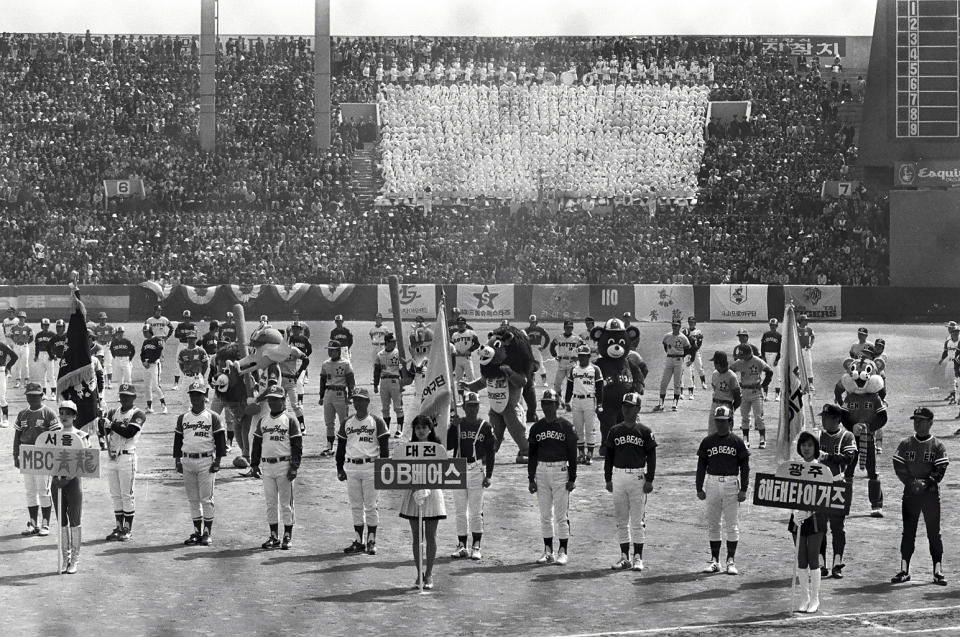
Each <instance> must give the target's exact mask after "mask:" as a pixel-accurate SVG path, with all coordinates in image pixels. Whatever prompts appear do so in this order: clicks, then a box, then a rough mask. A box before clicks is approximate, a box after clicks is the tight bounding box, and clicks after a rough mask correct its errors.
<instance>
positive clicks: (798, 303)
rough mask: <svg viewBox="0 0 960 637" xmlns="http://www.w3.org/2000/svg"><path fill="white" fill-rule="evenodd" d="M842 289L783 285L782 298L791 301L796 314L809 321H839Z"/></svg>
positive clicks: (823, 286)
mask: <svg viewBox="0 0 960 637" xmlns="http://www.w3.org/2000/svg"><path fill="white" fill-rule="evenodd" d="M841 297H842V289H841V287H840V286H839V285H785V286H783V298H784V300H785V301H787V302H788V303H789V302H790V301H793V306H794V307H795V308H796V309H797V314H806V315H807V317H808V318H809V319H810V320H811V321H839V320H840V319H841V318H842V313H841V311H840V306H841Z"/></svg>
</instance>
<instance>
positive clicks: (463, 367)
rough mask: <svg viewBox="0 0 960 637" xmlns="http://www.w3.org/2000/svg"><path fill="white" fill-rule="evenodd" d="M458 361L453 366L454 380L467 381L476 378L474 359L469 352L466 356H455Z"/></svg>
mask: <svg viewBox="0 0 960 637" xmlns="http://www.w3.org/2000/svg"><path fill="white" fill-rule="evenodd" d="M454 360H455V361H456V363H455V364H454V366H453V380H454V381H458V380H463V381H465V382H468V383H469V382H472V381H473V379H474V372H473V359H472V358H471V357H470V355H469V354H467V355H466V356H456V357H454Z"/></svg>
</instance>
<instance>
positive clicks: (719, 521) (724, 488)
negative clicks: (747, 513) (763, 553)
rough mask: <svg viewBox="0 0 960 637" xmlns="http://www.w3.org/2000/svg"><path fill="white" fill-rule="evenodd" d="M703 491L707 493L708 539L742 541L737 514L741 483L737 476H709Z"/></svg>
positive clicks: (714, 540) (713, 540) (712, 540)
mask: <svg viewBox="0 0 960 637" xmlns="http://www.w3.org/2000/svg"><path fill="white" fill-rule="evenodd" d="M703 490H704V491H706V493H707V500H706V502H707V539H708V540H709V541H710V542H719V541H721V540H724V539H725V540H726V541H727V542H737V541H739V540H740V526H739V525H738V523H737V512H738V510H739V508H740V502H739V500H738V499H737V494H738V492H739V491H740V481H739V480H738V479H737V476H714V475H710V474H707V479H706V481H705V482H704V485H703ZM721 528H722V530H723V535H721ZM724 536H726V537H724Z"/></svg>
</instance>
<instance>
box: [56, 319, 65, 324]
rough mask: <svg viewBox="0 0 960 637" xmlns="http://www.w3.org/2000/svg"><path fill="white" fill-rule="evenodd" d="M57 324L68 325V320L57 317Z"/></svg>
mask: <svg viewBox="0 0 960 637" xmlns="http://www.w3.org/2000/svg"><path fill="white" fill-rule="evenodd" d="M57 325H61V326H62V325H66V322H64V320H63V319H57Z"/></svg>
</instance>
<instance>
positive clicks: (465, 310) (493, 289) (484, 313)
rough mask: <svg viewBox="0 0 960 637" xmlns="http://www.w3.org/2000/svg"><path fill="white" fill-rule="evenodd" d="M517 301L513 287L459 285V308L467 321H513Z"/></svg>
mask: <svg viewBox="0 0 960 637" xmlns="http://www.w3.org/2000/svg"><path fill="white" fill-rule="evenodd" d="M515 303H516V299H515V297H514V289H513V285H458V286H457V307H458V308H460V316H462V317H464V318H466V319H468V320H469V319H476V320H478V321H479V320H484V319H486V320H489V321H502V320H503V319H508V320H509V319H513V318H514V313H515Z"/></svg>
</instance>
